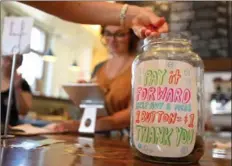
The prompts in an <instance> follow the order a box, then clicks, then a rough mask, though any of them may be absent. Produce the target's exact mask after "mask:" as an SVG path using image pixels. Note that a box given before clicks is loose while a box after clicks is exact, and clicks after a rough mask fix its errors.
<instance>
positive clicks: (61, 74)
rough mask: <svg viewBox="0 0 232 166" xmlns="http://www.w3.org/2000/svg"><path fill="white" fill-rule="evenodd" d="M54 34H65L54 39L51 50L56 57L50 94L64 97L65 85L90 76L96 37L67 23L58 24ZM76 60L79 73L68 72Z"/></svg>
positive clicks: (76, 25) (78, 26)
mask: <svg viewBox="0 0 232 166" xmlns="http://www.w3.org/2000/svg"><path fill="white" fill-rule="evenodd" d="M57 27H59V28H57V30H56V32H55V33H58V32H59V33H60V34H65V35H64V36H61V37H54V40H53V44H52V50H53V52H54V54H55V56H56V57H57V60H56V62H54V64H53V76H52V89H51V91H52V94H53V96H56V97H66V95H65V93H64V92H63V90H62V85H63V84H65V83H70V82H76V81H77V80H78V79H85V80H88V79H89V77H90V74H91V62H92V53H93V52H92V49H93V47H94V41H95V40H96V37H95V36H94V35H93V34H92V33H90V32H89V31H88V30H86V29H85V28H83V27H82V26H81V25H78V24H73V23H68V22H66V23H65V24H58V25H57ZM74 60H76V61H77V63H78V65H79V66H80V72H73V71H70V69H69V67H70V65H71V64H72V63H73V61H74Z"/></svg>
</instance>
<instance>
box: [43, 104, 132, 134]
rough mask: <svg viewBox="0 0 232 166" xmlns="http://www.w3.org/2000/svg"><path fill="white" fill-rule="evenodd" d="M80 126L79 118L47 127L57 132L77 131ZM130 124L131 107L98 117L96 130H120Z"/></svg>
mask: <svg viewBox="0 0 232 166" xmlns="http://www.w3.org/2000/svg"><path fill="white" fill-rule="evenodd" d="M79 126H80V122H79V121H77V120H70V121H64V122H60V123H52V124H49V125H47V126H45V128H46V129H48V130H51V131H55V132H63V131H70V132H77V131H78V128H79ZM128 126H130V107H129V108H127V109H125V110H121V111H119V112H117V113H115V114H114V115H112V116H105V117H102V118H99V119H97V121H96V127H95V130H96V131H110V130H120V129H123V128H126V127H128Z"/></svg>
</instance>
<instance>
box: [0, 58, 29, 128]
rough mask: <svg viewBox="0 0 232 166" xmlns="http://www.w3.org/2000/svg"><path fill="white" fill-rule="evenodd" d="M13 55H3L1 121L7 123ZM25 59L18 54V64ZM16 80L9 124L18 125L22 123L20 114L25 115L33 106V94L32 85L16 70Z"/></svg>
mask: <svg viewBox="0 0 232 166" xmlns="http://www.w3.org/2000/svg"><path fill="white" fill-rule="evenodd" d="M12 60H13V56H2V60H1V67H2V70H1V78H2V79H1V123H2V124H5V119H6V112H7V104H8V96H9V88H10V77H11V68H12ZM22 61H23V56H22V55H17V60H16V66H15V68H16V69H17V68H18V67H20V66H21V64H22ZM14 73H15V80H14V86H13V93H12V100H11V112H10V117H9V125H10V126H16V125H18V124H20V120H19V115H22V116H25V115H27V113H28V111H29V110H30V108H31V106H32V94H31V89H30V86H29V85H28V83H27V81H26V80H24V79H22V77H21V75H19V74H17V72H16V71H15V72H14Z"/></svg>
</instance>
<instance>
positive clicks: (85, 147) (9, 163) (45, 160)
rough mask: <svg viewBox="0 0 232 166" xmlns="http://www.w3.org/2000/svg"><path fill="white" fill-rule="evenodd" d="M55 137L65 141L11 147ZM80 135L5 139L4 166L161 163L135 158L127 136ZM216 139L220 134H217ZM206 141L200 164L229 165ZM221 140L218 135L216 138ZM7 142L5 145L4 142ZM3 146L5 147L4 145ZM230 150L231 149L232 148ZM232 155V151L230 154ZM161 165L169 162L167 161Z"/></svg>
mask: <svg viewBox="0 0 232 166" xmlns="http://www.w3.org/2000/svg"><path fill="white" fill-rule="evenodd" d="M46 138H53V139H57V140H64V141H65V142H64V143H57V144H52V145H49V146H43V147H40V148H36V149H28V150H26V149H23V148H12V147H11V145H12V144H13V145H18V144H20V143H23V142H25V141H27V142H28V141H30V140H43V139H46ZM86 138H87V137H80V136H77V135H53V136H36V137H17V138H14V139H10V140H7V141H4V142H2V145H1V156H0V157H1V158H2V163H1V164H2V166H79V165H83V166H92V165H94V166H132V165H133V166H152V165H153V166H158V165H160V164H152V163H148V162H144V161H140V160H138V159H135V158H134V157H133V156H132V153H131V149H130V145H129V142H128V138H126V137H124V138H120V137H109V136H108V137H106V136H102V135H101V136H100V135H96V136H95V138H94V139H92V144H91V139H90V138H87V139H86ZM216 139H217V138H216ZM213 140H215V138H213V137H209V139H207V141H206V152H205V155H204V157H203V158H202V159H201V161H200V163H199V164H197V166H230V165H231V157H229V158H227V159H226V158H224V159H219V158H213V157H212V156H213V155H212V154H213V153H212V152H213V147H212V142H213ZM217 140H218V139H217ZM3 144H4V145H3ZM3 146H4V148H3ZM230 152H231V150H230ZM230 155H231V154H230ZM161 166H167V165H165V164H163V165H161ZM169 166H170V165H169Z"/></svg>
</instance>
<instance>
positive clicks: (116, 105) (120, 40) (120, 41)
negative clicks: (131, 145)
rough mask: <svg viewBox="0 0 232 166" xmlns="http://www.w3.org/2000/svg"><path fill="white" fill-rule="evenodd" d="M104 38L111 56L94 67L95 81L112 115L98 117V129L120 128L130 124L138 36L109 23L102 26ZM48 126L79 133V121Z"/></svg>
mask: <svg viewBox="0 0 232 166" xmlns="http://www.w3.org/2000/svg"><path fill="white" fill-rule="evenodd" d="M102 39H103V40H102V41H103V42H104V44H105V46H106V47H107V49H108V51H109V54H110V55H111V58H110V59H109V60H107V61H105V62H103V63H101V64H100V65H98V66H97V67H96V68H95V71H94V72H93V80H94V81H96V82H97V83H98V84H99V86H100V88H101V89H102V90H103V92H104V93H105V101H106V108H107V110H108V113H109V114H110V115H109V116H105V117H101V118H99V119H97V122H96V131H109V130H120V129H124V128H127V127H129V125H130V99H131V66H132V62H133V60H134V58H135V55H136V54H135V53H136V48H137V43H138V38H137V37H136V36H135V35H134V33H133V31H132V30H131V29H122V28H121V27H119V26H110V25H109V26H105V27H102ZM81 82H83V81H81ZM46 127H47V128H48V129H51V130H56V131H64V130H66V131H74V132H77V131H78V128H79V121H66V122H61V123H56V124H50V125H48V126H46Z"/></svg>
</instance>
